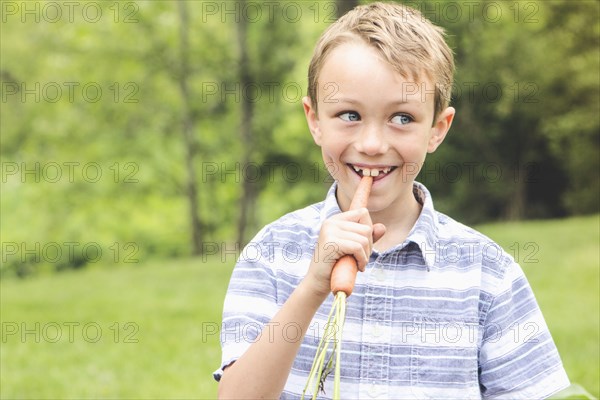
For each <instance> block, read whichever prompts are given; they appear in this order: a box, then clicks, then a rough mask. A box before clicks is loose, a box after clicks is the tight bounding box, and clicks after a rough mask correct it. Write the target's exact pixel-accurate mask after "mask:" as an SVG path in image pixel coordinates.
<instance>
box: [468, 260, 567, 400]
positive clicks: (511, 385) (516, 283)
mask: <svg viewBox="0 0 600 400" xmlns="http://www.w3.org/2000/svg"><path fill="white" fill-rule="evenodd" d="M479 362H480V375H479V378H480V384H481V387H482V394H483V397H484V398H490V399H492V398H493V399H543V398H547V397H549V396H551V395H552V394H554V393H556V392H558V391H560V390H562V389H564V388H566V387H567V386H569V379H568V377H567V375H566V372H565V370H564V368H563V366H562V362H561V360H560V356H559V354H558V350H557V349H556V346H555V344H554V341H553V340H552V336H551V335H550V331H549V330H548V326H547V325H546V322H545V320H544V317H543V315H542V312H541V310H540V308H539V306H538V304H537V301H536V299H535V296H534V294H533V291H532V290H531V287H530V285H529V283H528V282H527V278H526V277H525V275H524V274H523V271H522V270H521V267H520V266H519V265H518V264H517V263H515V262H514V261H512V260H511V261H510V262H509V263H508V265H507V269H506V272H505V274H504V277H503V279H502V281H501V283H500V285H499V286H498V287H497V292H496V293H495V295H494V296H493V298H492V299H491V301H490V304H489V309H488V311H487V316H486V320H485V326H484V331H483V343H482V346H481V349H480V360H479Z"/></svg>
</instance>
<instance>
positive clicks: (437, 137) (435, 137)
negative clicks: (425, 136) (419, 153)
mask: <svg viewBox="0 0 600 400" xmlns="http://www.w3.org/2000/svg"><path fill="white" fill-rule="evenodd" d="M455 113H456V110H455V109H454V107H448V108H446V109H445V110H443V111H442V112H441V113H440V115H438V117H437V120H436V121H435V124H434V125H433V126H432V127H431V136H430V137H429V143H428V145H427V152H428V153H433V152H434V151H435V150H436V149H437V148H438V147H439V145H440V144H442V142H443V141H444V139H445V138H446V134H447V133H448V130H450V126H451V125H452V120H454V114H455Z"/></svg>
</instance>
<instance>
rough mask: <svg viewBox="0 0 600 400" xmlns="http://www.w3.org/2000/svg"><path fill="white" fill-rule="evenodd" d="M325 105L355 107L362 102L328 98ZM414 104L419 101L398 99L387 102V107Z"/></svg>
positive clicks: (345, 98)
mask: <svg viewBox="0 0 600 400" xmlns="http://www.w3.org/2000/svg"><path fill="white" fill-rule="evenodd" d="M325 103H350V104H357V105H361V104H362V102H361V101H360V100H358V99H352V98H347V97H340V98H335V97H334V98H330V99H329V101H327V100H325ZM414 103H419V99H414V100H407V99H399V100H392V101H390V102H388V104H389V105H394V106H401V105H405V104H414Z"/></svg>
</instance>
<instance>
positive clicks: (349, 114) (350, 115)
mask: <svg viewBox="0 0 600 400" xmlns="http://www.w3.org/2000/svg"><path fill="white" fill-rule="evenodd" d="M338 117H340V119H342V120H343V121H346V122H355V121H360V115H358V113H357V112H354V111H346V112H343V113H341V114H339V115H338Z"/></svg>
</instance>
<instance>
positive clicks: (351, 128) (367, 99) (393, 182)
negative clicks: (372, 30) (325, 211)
mask: <svg viewBox="0 0 600 400" xmlns="http://www.w3.org/2000/svg"><path fill="white" fill-rule="evenodd" d="M433 89H434V87H433V84H432V83H431V82H429V80H425V81H424V82H422V83H414V82H409V81H407V80H406V79H405V78H403V77H402V76H401V75H400V74H399V73H397V72H396V71H395V70H394V69H393V68H392V66H391V65H389V64H388V63H387V62H385V61H384V60H382V59H381V57H380V56H379V54H378V53H377V51H376V50H375V49H373V48H371V47H369V46H368V45H366V44H364V43H362V42H358V41H356V42H350V43H344V44H341V45H339V46H338V47H336V48H335V49H333V50H332V52H331V53H330V54H329V56H328V57H327V59H326V60H325V63H324V64H323V66H322V69H321V71H320V74H319V87H318V96H319V100H318V113H317V112H315V108H314V107H313V105H312V104H311V102H310V100H309V99H308V98H305V99H304V111H305V113H306V118H307V121H308V125H309V128H310V130H311V133H312V135H313V138H314V140H315V142H316V143H317V145H319V146H320V147H321V151H322V153H323V160H324V162H325V165H326V166H327V168H328V170H329V172H330V173H331V174H332V176H333V177H334V179H336V180H337V181H338V191H337V199H338V202H339V204H340V207H341V208H342V210H347V209H348V207H349V205H350V202H351V200H352V196H353V195H354V192H355V190H356V187H357V186H358V183H359V181H360V179H361V176H360V174H361V173H362V172H357V171H356V169H362V168H369V169H371V170H377V171H378V173H379V175H378V176H376V177H375V178H374V179H373V187H372V190H371V196H370V198H369V204H368V208H369V211H370V212H371V214H372V215H373V213H375V214H378V215H380V216H381V217H386V218H393V217H394V216H397V215H398V214H397V213H398V212H400V213H401V212H402V209H403V208H402V206H403V205H407V206H408V205H411V206H414V204H410V203H407V202H413V203H414V202H415V200H414V196H413V194H412V185H413V181H414V179H415V177H416V175H417V174H418V172H419V170H420V168H421V166H422V165H423V162H424V160H425V155H426V153H428V152H433V151H435V149H436V148H437V147H438V146H439V144H440V143H441V142H442V140H443V139H444V137H445V135H446V133H447V131H448V129H449V128H450V124H451V123H452V118H453V117H454V109H453V108H451V107H449V108H447V109H446V110H443V111H442V112H441V113H440V115H439V116H438V118H437V119H436V122H435V123H434V122H433V110H434V95H433V93H434V91H433ZM371 175H373V174H371Z"/></svg>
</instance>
